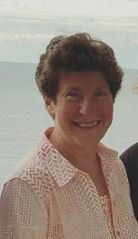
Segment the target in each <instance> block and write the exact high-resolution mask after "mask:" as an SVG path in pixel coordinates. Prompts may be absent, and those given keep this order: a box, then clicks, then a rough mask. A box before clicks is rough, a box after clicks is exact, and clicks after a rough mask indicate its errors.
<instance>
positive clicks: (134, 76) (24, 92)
mask: <svg viewBox="0 0 138 239" xmlns="http://www.w3.org/2000/svg"><path fill="white" fill-rule="evenodd" d="M35 67H36V65H35V64H21V63H2V62H1V63H0V113H1V114H0V190H1V188H2V184H3V183H4V181H5V180H6V178H8V175H9V174H10V173H11V171H12V170H13V168H14V167H15V165H16V164H17V162H19V160H21V159H22V158H23V157H24V155H25V154H26V153H27V152H28V151H29V150H30V149H31V148H32V147H33V146H34V145H35V143H36V142H37V141H38V139H39V137H40V136H41V134H42V132H43V131H44V130H45V129H46V128H47V127H48V126H49V125H52V124H53V122H52V119H51V118H50V117H49V115H48V113H47V112H46V111H45V107H44V102H43V99H42V96H41V95H40V93H39V91H38V89H37V87H36V84H35V79H34V74H35ZM124 71H125V76H124V81H123V84H122V89H121V91H120V92H119V94H118V96H117V98H116V101H115V104H114V119H113V123H112V125H111V127H110V128H109V130H108V132H107V134H106V136H105V137H104V139H103V140H102V141H103V143H105V144H106V145H108V146H110V147H112V148H113V149H116V150H117V151H118V152H119V153H121V152H122V151H123V150H125V149H126V148H127V147H128V146H130V145H131V144H133V143H135V142H136V141H138V94H136V92H135V91H133V86H134V85H135V84H137V82H138V70H131V69H129V70H128V69H124Z"/></svg>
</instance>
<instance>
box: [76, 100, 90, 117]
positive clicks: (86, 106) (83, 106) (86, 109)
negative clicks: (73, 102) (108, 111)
mask: <svg viewBox="0 0 138 239" xmlns="http://www.w3.org/2000/svg"><path fill="white" fill-rule="evenodd" d="M92 107H93V106H92V102H91V101H90V100H89V99H83V100H82V102H81V103H80V108H79V112H80V114H82V115H89V114H90V113H91V112H92Z"/></svg>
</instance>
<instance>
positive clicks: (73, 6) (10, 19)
mask: <svg viewBox="0 0 138 239" xmlns="http://www.w3.org/2000/svg"><path fill="white" fill-rule="evenodd" d="M80 31H85V32H89V33H90V34H91V35H94V36H96V37H98V38H100V39H102V40H103V41H106V42H107V43H108V44H109V45H110V46H111V47H113V49H114V51H115V53H116V57H117V59H118V61H119V63H120V64H121V66H122V67H124V68H133V69H138V0H116V1H114V0H83V1H80V0H56V1H55V0H40V1H33V0H24V1H22V0H0V49H1V54H0V61H12V62H36V63H37V62H38V59H39V56H40V54H41V53H42V52H43V51H44V50H45V47H46V45H47V43H48V42H49V40H50V39H51V38H52V37H53V36H55V35H60V34H72V33H75V32H80Z"/></svg>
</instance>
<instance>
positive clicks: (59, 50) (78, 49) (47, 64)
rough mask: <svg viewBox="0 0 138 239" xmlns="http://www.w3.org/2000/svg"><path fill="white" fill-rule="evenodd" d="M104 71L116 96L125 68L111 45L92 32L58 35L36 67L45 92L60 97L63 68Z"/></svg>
mask: <svg viewBox="0 0 138 239" xmlns="http://www.w3.org/2000/svg"><path fill="white" fill-rule="evenodd" d="M87 70H99V71H101V72H103V74H104V76H105V79H106V81H107V83H108V85H109V88H110V90H111V93H112V96H113V99H114V98H115V97H116V94H117V92H118V91H119V89H120V87H121V82H122V77H123V71H122V69H121V67H120V66H119V65H118V63H117V61H116V58H115V55H114V52H113V50H112V48H111V47H110V46H108V45H107V44H106V43H104V42H102V41H101V40H97V39H96V38H94V37H91V36H90V35H89V34H88V33H77V34H74V35H70V36H64V35H63V36H57V37H54V38H53V39H52V40H51V41H50V43H49V44H48V46H47V48H46V51H45V53H44V54H42V55H41V56H40V62H39V64H38V66H37V68H36V74H35V79H36V82H37V85H38V88H39V90H40V92H41V93H42V95H43V96H48V97H50V98H52V99H53V100H56V96H57V91H58V81H59V76H60V73H61V72H65V73H68V72H71V71H79V72H80V71H87Z"/></svg>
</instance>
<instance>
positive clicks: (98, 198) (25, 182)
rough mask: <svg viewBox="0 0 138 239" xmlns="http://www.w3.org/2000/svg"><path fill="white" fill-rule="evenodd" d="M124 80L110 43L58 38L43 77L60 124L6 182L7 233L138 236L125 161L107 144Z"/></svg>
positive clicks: (103, 238)
mask: <svg viewBox="0 0 138 239" xmlns="http://www.w3.org/2000/svg"><path fill="white" fill-rule="evenodd" d="M122 77H123V72H122V70H121V68H120V67H119V66H118V64H117V62H116V59H115V56H114V53H113V50H112V49H111V48H110V47H109V46H108V45H107V44H105V43H103V42H102V41H99V40H96V39H95V38H94V39H93V38H91V37H90V36H89V35H88V34H85V33H78V34H75V35H72V36H59V37H55V38H54V39H52V40H51V42H50V43H49V45H48V47H47V49H46V52H45V53H44V54H42V55H41V58H40V62H39V64H38V67H37V70H36V82H37V85H38V88H39V90H40V92H41V93H42V95H43V98H44V101H45V105H46V108H47V110H48V112H49V114H50V115H51V116H52V118H53V120H54V127H51V128H48V129H47V130H46V131H45V132H44V134H43V135H42V138H41V140H40V141H39V143H38V144H37V145H36V147H35V148H34V149H33V150H32V151H31V153H30V154H29V155H28V156H27V157H26V158H25V162H24V163H23V165H22V166H20V168H19V169H18V170H16V172H15V173H14V174H13V176H12V177H11V178H10V180H9V181H8V182H7V183H6V184H5V186H4V189H3V193H2V199H1V207H2V210H1V211H3V212H2V213H1V215H3V216H2V217H1V225H2V226H1V238H4V239H9V238H14V239H17V238H27V239H30V238H31V239H32V238H33V239H38V238H39V239H46V238H47V239H77V238H79V239H81V238H82V239H84V238H85V239H92V238H93V239H111V238H121V239H123V238H125V239H127V238H133V239H136V238H138V225H137V222H136V220H135V218H134V214H133V210H132V205H131V201H130V196H129V186H128V180H127V177H126V173H125V170H124V167H123V164H122V163H121V161H120V160H119V159H118V158H117V153H116V152H115V151H113V150H112V149H109V148H107V147H106V146H104V145H103V144H102V143H101V142H100V141H101V139H102V138H103V136H104V135H105V133H106V131H107V129H108V128H109V126H110V124H111V122H112V117H113V103H114V100H115V97H116V95H117V92H118V90H119V89H120V86H121V81H122Z"/></svg>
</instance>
